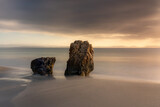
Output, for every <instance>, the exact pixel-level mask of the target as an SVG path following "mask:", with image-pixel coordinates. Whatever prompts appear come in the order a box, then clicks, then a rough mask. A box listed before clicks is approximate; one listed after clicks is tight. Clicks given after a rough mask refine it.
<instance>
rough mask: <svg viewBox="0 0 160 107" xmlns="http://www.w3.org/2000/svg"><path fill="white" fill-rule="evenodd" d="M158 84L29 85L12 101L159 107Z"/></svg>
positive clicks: (33, 106) (79, 81)
mask: <svg viewBox="0 0 160 107" xmlns="http://www.w3.org/2000/svg"><path fill="white" fill-rule="evenodd" d="M159 99H160V84H159V83H151V82H145V81H141V82H138V81H126V80H125V81H124V80H120V79H115V80H114V79H109V78H106V79H99V78H92V77H91V78H81V77H72V78H67V79H65V78H55V79H49V80H44V81H43V80H40V81H33V82H31V83H30V84H29V85H28V86H27V88H26V89H25V90H24V91H23V92H21V93H20V94H18V95H17V96H16V97H14V98H13V100H12V103H13V104H14V105H15V107H160V101H159Z"/></svg>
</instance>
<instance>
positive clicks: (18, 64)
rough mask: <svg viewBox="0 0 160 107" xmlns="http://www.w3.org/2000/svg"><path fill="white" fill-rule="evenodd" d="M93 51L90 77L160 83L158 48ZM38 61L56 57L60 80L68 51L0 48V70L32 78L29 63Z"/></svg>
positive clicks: (159, 53)
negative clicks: (1, 68) (1, 67)
mask: <svg viewBox="0 0 160 107" xmlns="http://www.w3.org/2000/svg"><path fill="white" fill-rule="evenodd" d="M94 51H95V52H94V62H95V68H94V71H93V72H92V73H91V75H105V76H113V77H122V78H123V77H125V78H134V79H144V80H155V81H160V49H158V48H154V49H149V48H95V49H94ZM38 57H56V64H55V66H54V76H63V74H64V71H65V68H66V62H67V60H68V58H69V49H68V48H0V66H5V67H14V68H18V69H23V71H25V75H31V74H32V71H31V69H30V63H31V61H32V60H33V59H35V58H38ZM13 72H14V71H13ZM15 73H16V72H15Z"/></svg>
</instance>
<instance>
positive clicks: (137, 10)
mask: <svg viewBox="0 0 160 107" xmlns="http://www.w3.org/2000/svg"><path fill="white" fill-rule="evenodd" d="M159 6H160V5H159V3H158V0H1V1H0V20H2V21H16V22H17V23H18V25H19V26H18V25H17V26H15V27H12V26H9V25H8V26H6V25H4V23H3V25H2V24H1V23H0V28H1V29H12V30H14V29H15V30H24V29H25V30H32V31H34V30H35V31H44V32H50V33H59V34H66V35H90V37H95V36H92V35H98V34H99V37H100V36H101V35H103V36H101V37H102V38H103V37H110V36H108V35H114V34H122V35H124V36H119V37H118V38H122V39H139V38H142V39H143V38H157V37H159V34H160V32H159V30H156V31H155V29H158V28H160V23H159V18H160V17H159V16H158V12H159ZM2 21H1V22H2ZM155 27H156V28H155ZM97 38H98V36H97Z"/></svg>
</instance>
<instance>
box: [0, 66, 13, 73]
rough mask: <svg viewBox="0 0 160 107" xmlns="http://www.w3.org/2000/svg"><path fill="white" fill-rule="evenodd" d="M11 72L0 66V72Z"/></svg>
mask: <svg viewBox="0 0 160 107" xmlns="http://www.w3.org/2000/svg"><path fill="white" fill-rule="evenodd" d="M8 70H11V68H7V67H2V66H0V72H3V71H8Z"/></svg>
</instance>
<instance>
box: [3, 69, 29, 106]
mask: <svg viewBox="0 0 160 107" xmlns="http://www.w3.org/2000/svg"><path fill="white" fill-rule="evenodd" d="M22 73H24V71H21V70H17V69H12V68H7V67H0V107H13V106H14V105H13V103H12V102H11V101H12V99H13V98H14V97H16V96H17V95H18V94H19V93H20V92H22V91H23V90H24V89H25V88H26V85H27V83H28V82H29V80H27V79H24V78H23V76H22V77H21V76H20V75H22Z"/></svg>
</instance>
